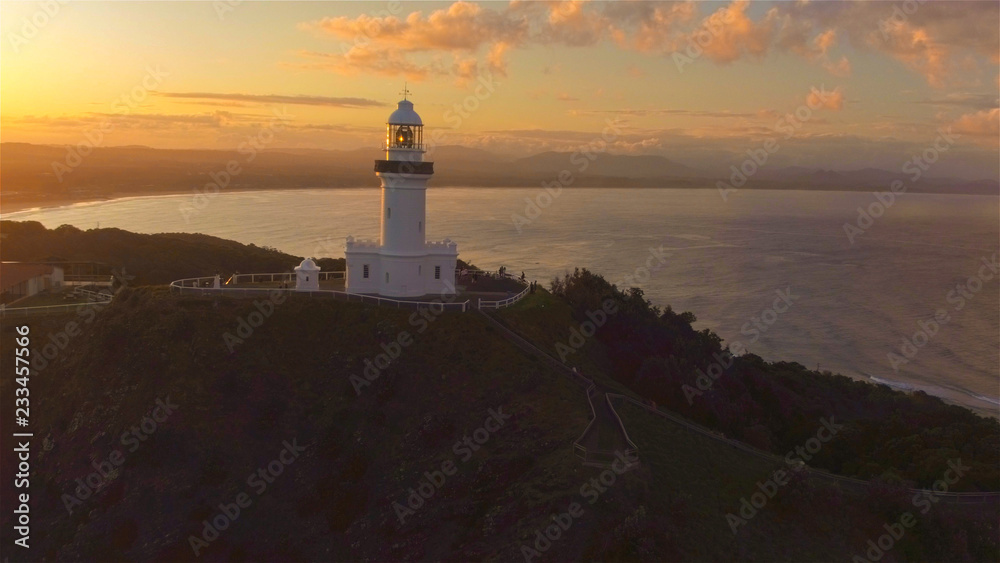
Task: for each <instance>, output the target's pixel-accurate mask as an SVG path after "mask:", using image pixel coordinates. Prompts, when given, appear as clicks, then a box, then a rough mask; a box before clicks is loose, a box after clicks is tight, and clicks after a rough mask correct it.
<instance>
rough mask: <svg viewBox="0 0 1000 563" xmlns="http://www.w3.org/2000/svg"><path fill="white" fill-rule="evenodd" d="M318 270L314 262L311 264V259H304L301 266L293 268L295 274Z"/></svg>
mask: <svg viewBox="0 0 1000 563" xmlns="http://www.w3.org/2000/svg"><path fill="white" fill-rule="evenodd" d="M319 269H320V268H319V266H317V265H316V262H313V259H312V258H306V259H305V260H303V261H302V263H301V264H299V265H298V266H296V267H295V271H296V272H299V271H303V272H318V271H319Z"/></svg>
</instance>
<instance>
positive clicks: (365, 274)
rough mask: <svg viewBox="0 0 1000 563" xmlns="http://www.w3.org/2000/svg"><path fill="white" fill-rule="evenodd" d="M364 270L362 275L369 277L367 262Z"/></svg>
mask: <svg viewBox="0 0 1000 563" xmlns="http://www.w3.org/2000/svg"><path fill="white" fill-rule="evenodd" d="M362 270H363V271H362V273H361V277H363V278H365V279H368V264H365V265H364V267H363V268H362Z"/></svg>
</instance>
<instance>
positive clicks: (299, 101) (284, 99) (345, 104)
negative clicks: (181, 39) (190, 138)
mask: <svg viewBox="0 0 1000 563" xmlns="http://www.w3.org/2000/svg"><path fill="white" fill-rule="evenodd" d="M153 94H154V95H157V96H162V97H164V98H188V99H195V100H217V101H228V102H253V103H259V104H296V105H306V106H330V107H341V108H364V107H381V106H385V105H386V104H385V103H383V102H379V101H376V100H369V99H367V98H331V97H327V96H284V95H278V94H269V95H264V94H220V93H214V92H153Z"/></svg>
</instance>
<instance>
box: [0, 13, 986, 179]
mask: <svg viewBox="0 0 1000 563" xmlns="http://www.w3.org/2000/svg"><path fill="white" fill-rule="evenodd" d="M998 29H1000V3H998V2H982V3H980V2H962V1H951V2H948V1H945V2H919V1H917V0H907V1H905V2H904V1H900V2H890V1H873V2H861V3H854V2H839V1H838V2H834V1H823V2H817V1H811V2H804V1H783V2H747V1H744V0H736V1H732V2H683V1H682V2H640V1H622V2H609V3H602V2H541V1H513V2H509V3H508V2H484V3H469V2H251V1H243V2H239V1H236V0H217V1H211V2H210V1H205V2H76V1H73V2H68V1H65V0H49V1H38V2H7V1H5V2H3V3H0V39H2V43H0V140H2V141H3V142H29V143H43V144H58V145H69V144H77V143H81V142H94V143H95V144H100V145H102V146H116V145H146V146H151V147H156V148H172V149H183V148H201V149H232V148H235V147H237V146H238V145H239V144H240V143H242V142H244V141H245V140H246V139H247V138H248V136H250V137H254V136H260V134H261V132H262V131H264V130H266V129H268V128H269V127H272V124H273V123H274V120H275V115H277V114H282V115H284V116H285V117H284V118H283V121H281V123H282V124H284V126H283V127H281V128H280V131H277V130H276V129H270V131H273V132H274V135H273V136H271V135H267V136H266V138H267V139H268V146H269V148H323V149H358V148H364V147H374V148H376V149H377V148H378V147H379V145H380V144H381V142H382V140H383V139H384V122H385V120H386V117H387V116H388V114H389V113H390V112H391V111H392V110H393V109H394V108H395V105H396V102H397V101H398V100H399V99H400V98H401V93H402V91H403V89H404V84H405V87H406V88H407V89H408V90H409V92H410V94H409V98H410V99H411V100H412V101H413V103H414V105H415V109H416V110H417V111H418V112H419V113H420V114H421V116H422V118H423V121H424V123H425V129H426V130H425V137H427V138H431V135H432V133H433V135H434V137H433V138H434V139H436V141H437V142H439V143H441V144H455V145H464V146H469V147H473V148H479V149H485V150H488V151H492V152H496V153H500V154H505V155H512V156H524V155H527V154H532V153H537V152H542V151H547V150H558V151H574V150H578V149H579V148H580V147H586V146H591V147H602V149H603V147H607V148H606V150H608V151H610V152H615V153H622V154H658V155H663V156H667V157H668V158H671V159H673V160H676V161H678V162H680V163H683V164H688V165H692V166H698V167H703V168H711V167H716V166H720V167H724V166H728V163H731V162H739V161H740V160H741V159H743V158H746V153H747V151H748V150H749V151H753V150H755V149H757V148H759V147H761V146H762V144H763V143H764V142H765V141H766V140H767V139H769V138H773V139H775V140H776V141H777V143H778V145H777V146H778V151H777V152H776V154H774V155H773V158H774V161H775V162H780V163H781V164H783V165H801V166H814V167H821V168H831V169H857V168H865V167H869V166H873V167H880V168H885V169H899V168H900V167H901V166H903V164H904V163H905V162H906V161H907V159H910V158H911V157H912V156H914V155H919V154H921V153H922V151H925V150H926V149H928V148H929V147H932V146H934V142H935V140H936V139H937V138H938V136H939V135H941V134H942V133H947V134H950V135H952V136H956V139H957V140H956V141H955V142H954V144H952V145H950V149H949V152H950V154H948V155H947V156H948V158H941V159H940V163H938V165H937V166H936V167H935V170H933V171H932V172H930V173H929V175H934V174H937V175H958V176H963V177H985V178H990V177H992V178H996V177H997V175H998V166H1000V165H998V155H1000V148H998V142H1000V141H998V139H1000V109H998V98H1000V39H998V36H1000V32H998ZM796 116H797V117H796ZM949 131H950V133H948V132H949ZM88 140H89V141H88ZM602 141H603V142H604V143H603V144H602Z"/></svg>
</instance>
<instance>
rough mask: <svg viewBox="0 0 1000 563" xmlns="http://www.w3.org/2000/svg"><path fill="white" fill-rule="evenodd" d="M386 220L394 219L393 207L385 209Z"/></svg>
mask: <svg viewBox="0 0 1000 563" xmlns="http://www.w3.org/2000/svg"><path fill="white" fill-rule="evenodd" d="M385 218H386V219H392V208H391V207H386V208H385Z"/></svg>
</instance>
